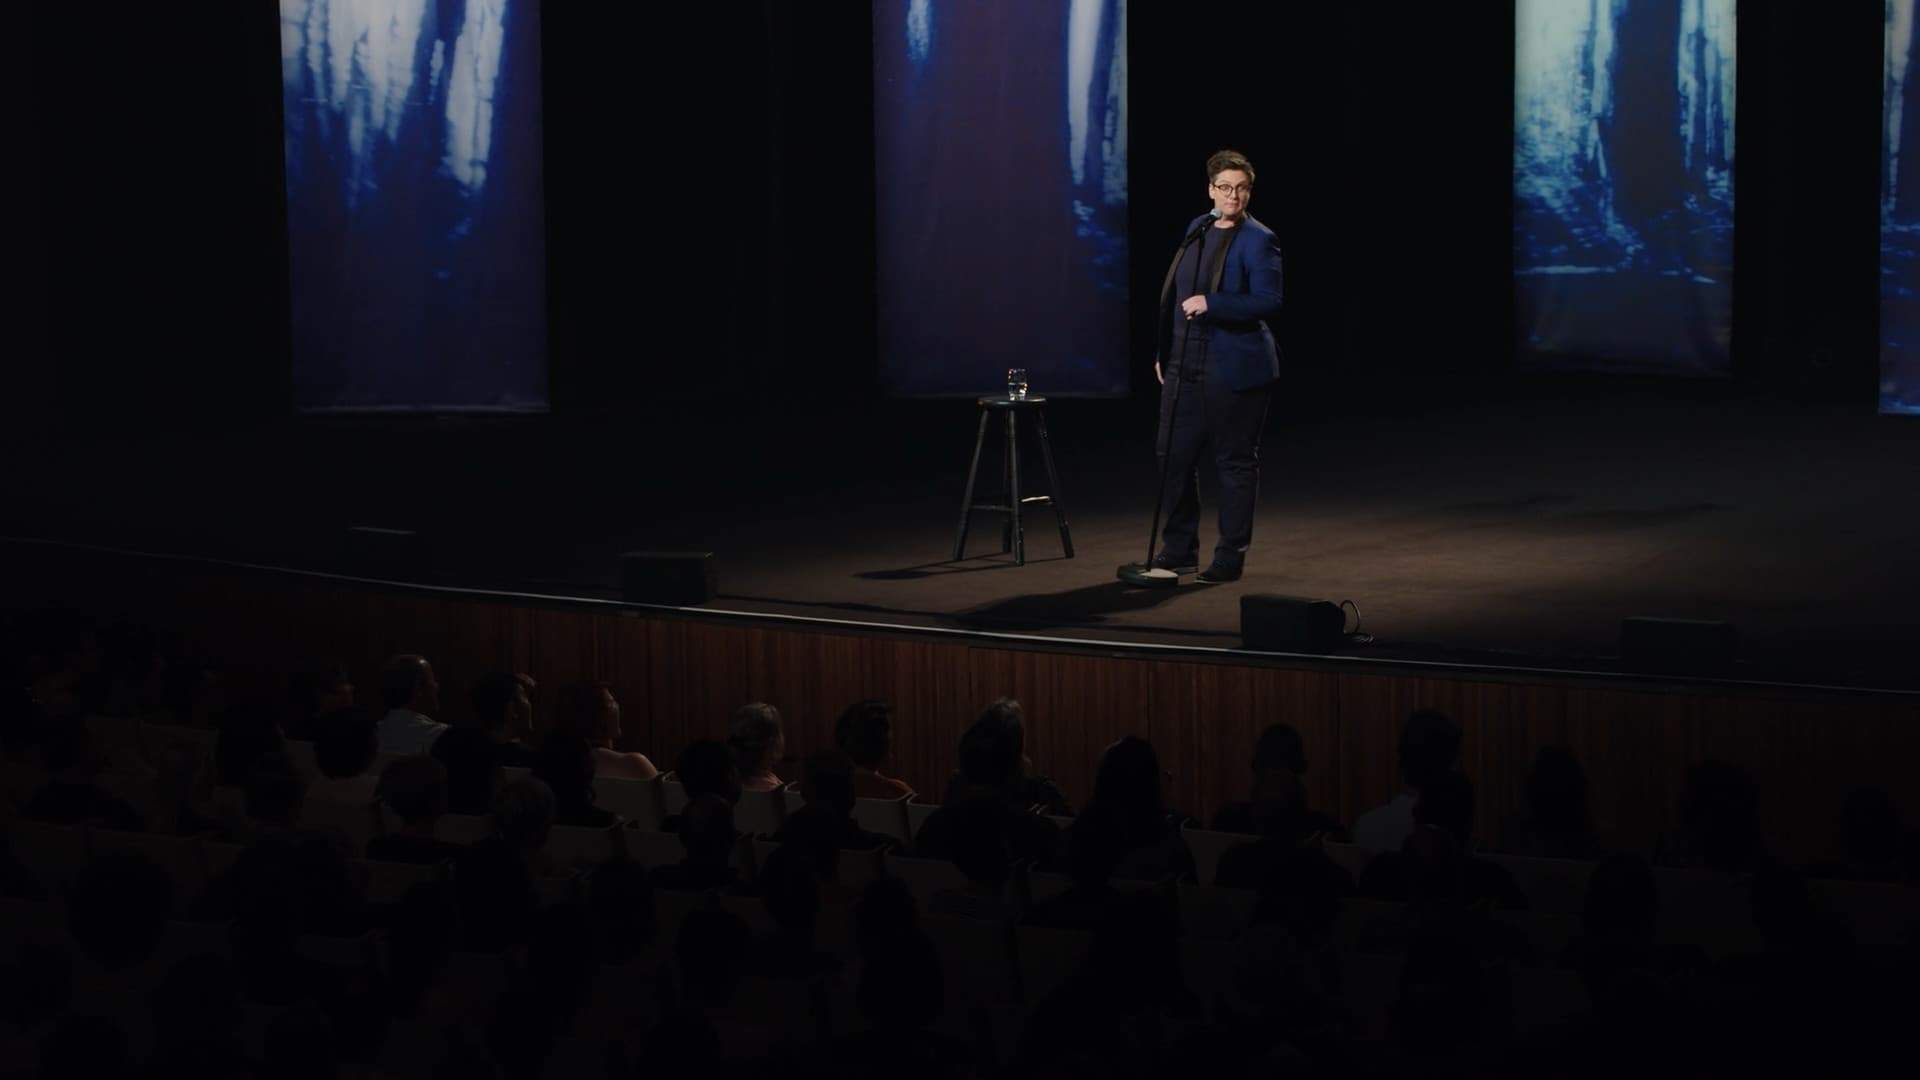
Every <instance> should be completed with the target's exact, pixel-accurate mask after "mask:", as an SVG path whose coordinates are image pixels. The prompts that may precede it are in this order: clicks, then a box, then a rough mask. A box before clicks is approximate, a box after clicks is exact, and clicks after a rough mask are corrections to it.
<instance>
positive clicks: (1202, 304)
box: [1180, 296, 1207, 319]
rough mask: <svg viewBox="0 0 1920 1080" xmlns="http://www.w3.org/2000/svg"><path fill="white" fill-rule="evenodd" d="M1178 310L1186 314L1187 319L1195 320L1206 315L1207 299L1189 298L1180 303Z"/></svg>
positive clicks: (1199, 297) (1200, 297)
mask: <svg viewBox="0 0 1920 1080" xmlns="http://www.w3.org/2000/svg"><path fill="white" fill-rule="evenodd" d="M1180 310H1181V311H1184V312H1186V313H1187V318H1189V319H1197V318H1199V317H1200V316H1202V315H1205V314H1206V313H1207V298H1206V297H1204V296H1189V297H1187V298H1186V299H1185V300H1182V301H1180Z"/></svg>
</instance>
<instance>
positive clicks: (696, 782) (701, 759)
mask: <svg viewBox="0 0 1920 1080" xmlns="http://www.w3.org/2000/svg"><path fill="white" fill-rule="evenodd" d="M673 779H675V780H677V781H679V782H680V786H681V788H682V789H683V790H684V791H685V792H686V796H687V799H688V801H692V800H694V799H697V798H699V797H700V796H702V795H714V796H717V797H718V798H720V799H721V800H722V801H724V802H725V803H726V804H727V805H728V806H737V805H739V803H740V793H741V791H742V790H744V789H743V788H742V787H741V783H740V769H739V767H738V766H736V765H735V764H734V759H733V752H732V751H731V750H729V749H727V744H726V743H723V742H721V741H719V740H718V739H695V740H694V741H693V742H690V743H688V744H687V746H686V749H684V750H682V751H680V758H679V760H678V761H676V762H675V763H674V767H673ZM660 827H661V828H663V829H665V830H666V831H667V832H678V831H679V828H680V823H679V819H678V815H675V814H669V815H667V817H666V820H665V821H663V822H662V823H661V826H660Z"/></svg>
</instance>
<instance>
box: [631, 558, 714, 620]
mask: <svg viewBox="0 0 1920 1080" xmlns="http://www.w3.org/2000/svg"><path fill="white" fill-rule="evenodd" d="M717 591H718V590H717V588H716V587H715V585H714V576H713V552H711V551H629V552H627V553H626V554H624V555H622V556H620V596H621V598H622V599H624V600H625V601H626V602H627V603H629V604H672V605H673V606H675V607H694V606H697V605H700V604H705V603H708V602H709V601H711V600H712V599H713V597H714V593H715V592H717Z"/></svg>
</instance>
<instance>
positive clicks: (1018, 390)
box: [1007, 367, 1027, 401]
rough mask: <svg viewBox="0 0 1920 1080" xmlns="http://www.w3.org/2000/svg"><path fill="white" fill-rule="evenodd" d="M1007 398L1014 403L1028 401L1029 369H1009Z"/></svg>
mask: <svg viewBox="0 0 1920 1080" xmlns="http://www.w3.org/2000/svg"><path fill="white" fill-rule="evenodd" d="M1007 397H1008V398H1010V399H1011V400H1014V401H1025V400H1026V399H1027V369H1026V368H1019V367H1017V368H1008V369H1007Z"/></svg>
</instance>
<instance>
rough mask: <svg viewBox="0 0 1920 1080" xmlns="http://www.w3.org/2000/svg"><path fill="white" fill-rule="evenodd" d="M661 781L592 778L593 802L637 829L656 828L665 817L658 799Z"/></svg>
mask: <svg viewBox="0 0 1920 1080" xmlns="http://www.w3.org/2000/svg"><path fill="white" fill-rule="evenodd" d="M660 789H661V781H660V780H659V779H658V778H655V779H653V780H628V779H625V778H623V777H618V776H596V777H594V778H593V804H594V805H595V806H598V807H599V808H600V809H602V810H611V811H613V812H614V813H616V814H619V815H620V816H621V817H623V818H626V819H627V820H628V821H629V822H632V823H633V827H634V828H636V829H647V830H652V831H658V830H659V828H660V822H661V821H662V820H663V819H664V818H665V817H666V810H665V808H664V807H663V805H662V802H661V794H660Z"/></svg>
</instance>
